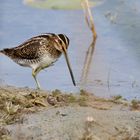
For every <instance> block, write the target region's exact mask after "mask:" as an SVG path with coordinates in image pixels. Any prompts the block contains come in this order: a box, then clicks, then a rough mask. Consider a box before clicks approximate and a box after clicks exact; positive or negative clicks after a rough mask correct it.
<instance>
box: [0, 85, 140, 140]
mask: <svg viewBox="0 0 140 140" xmlns="http://www.w3.org/2000/svg"><path fill="white" fill-rule="evenodd" d="M0 109H1V111H0V139H2V140H10V139H11V140H32V139H33V140H140V102H139V101H135V100H133V101H127V100H124V99H123V98H122V97H121V96H116V97H112V98H110V99H105V98H101V97H96V96H94V95H93V94H91V93H87V92H86V91H83V90H81V91H80V92H79V93H77V94H68V93H61V91H59V90H55V91H51V92H50V91H38V90H33V89H29V88H16V87H11V86H3V87H0Z"/></svg>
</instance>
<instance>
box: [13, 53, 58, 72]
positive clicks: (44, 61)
mask: <svg viewBox="0 0 140 140" xmlns="http://www.w3.org/2000/svg"><path fill="white" fill-rule="evenodd" d="M14 61H15V62H16V63H17V64H19V65H21V66H24V67H31V68H32V69H36V68H38V67H42V68H46V67H49V66H50V65H52V64H53V63H54V62H55V61H57V59H56V58H52V57H50V56H48V55H45V56H43V57H42V58H41V59H40V60H39V61H36V62H35V61H33V60H27V59H26V60H25V59H23V60H22V59H21V60H14Z"/></svg>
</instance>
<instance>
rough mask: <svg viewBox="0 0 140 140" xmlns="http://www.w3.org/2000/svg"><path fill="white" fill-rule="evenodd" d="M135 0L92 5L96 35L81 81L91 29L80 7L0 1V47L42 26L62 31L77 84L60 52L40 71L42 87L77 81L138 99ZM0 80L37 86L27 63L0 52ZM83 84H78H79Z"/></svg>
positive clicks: (139, 14) (102, 92) (139, 28)
mask: <svg viewBox="0 0 140 140" xmlns="http://www.w3.org/2000/svg"><path fill="white" fill-rule="evenodd" d="M138 5H139V6H140V2H139V0H134V1H133V2H127V0H118V1H112V0H106V1H105V2H104V3H103V4H102V5H100V6H98V7H95V8H94V9H92V12H93V15H94V21H95V25H96V30H97V34H98V38H97V41H96V47H95V51H94V55H93V57H92V62H91V65H90V70H89V74H88V77H87V82H86V83H85V84H84V85H81V84H80V79H81V74H82V69H83V67H84V66H83V65H84V61H85V56H86V52H87V50H88V47H89V46H90V44H91V43H92V34H91V32H90V30H89V29H88V27H87V24H86V23H85V20H84V16H83V11H82V10H75V11H74V10H73V11H72V10H71V11H63V10H58V11H57V10H56V11H55V10H42V9H35V8H31V7H29V6H26V5H23V3H22V1H16V0H13V1H12V2H11V1H10V0H6V1H1V2H0V16H1V19H0V20H1V21H0V48H1V49H2V48H7V47H15V46H17V45H19V44H20V43H22V42H24V41H25V40H27V39H29V38H30V37H32V36H35V35H38V34H40V33H45V32H54V33H65V34H66V35H67V36H68V37H69V38H70V40H71V42H70V46H69V50H68V53H69V57H70V61H71V65H72V69H73V72H74V75H75V79H76V82H77V83H78V85H79V86H78V87H74V86H73V85H72V82H71V78H70V74H69V71H68V69H67V66H66V63H65V60H64V57H63V56H62V57H61V58H60V59H59V61H57V62H56V63H55V65H54V66H53V67H50V68H48V69H45V71H42V72H40V73H39V75H38V79H39V81H40V84H41V85H42V88H43V89H49V90H53V89H60V90H63V91H78V90H79V87H80V88H84V89H87V90H89V91H92V92H93V93H94V94H96V95H99V96H113V95H118V94H120V95H122V96H123V97H125V98H128V99H130V98H135V97H136V98H139V99H140V72H139V71H140V63H139V60H140V47H139V45H140V39H139V38H140V10H139V6H138ZM0 83H1V84H8V85H14V86H22V87H24V86H28V87H32V88H34V87H35V82H34V80H33V78H32V76H31V69H29V68H24V67H20V66H18V65H17V64H15V63H13V62H12V61H11V60H10V59H8V58H7V57H5V56H1V57H0ZM80 85H81V86H80Z"/></svg>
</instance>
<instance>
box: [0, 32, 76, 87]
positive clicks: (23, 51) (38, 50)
mask: <svg viewBox="0 0 140 140" xmlns="http://www.w3.org/2000/svg"><path fill="white" fill-rule="evenodd" d="M68 46H69V39H68V37H67V36H66V35H64V34H58V35H57V34H53V33H46V34H42V35H39V36H35V37H33V38H31V39H29V40H27V41H26V42H24V43H23V44H21V45H19V46H17V47H14V48H6V49H3V50H1V51H0V52H1V53H3V54H5V55H6V56H8V57H9V58H11V59H12V60H13V61H14V62H16V63H17V64H19V65H21V66H24V67H31V68H32V76H33V78H34V79H35V82H36V84H37V88H38V89H40V84H39V82H38V80H37V78H36V76H37V74H38V73H39V72H40V71H41V70H43V69H45V68H47V67H49V66H51V65H53V63H54V62H56V61H57V59H58V58H59V57H60V56H61V54H62V53H63V54H64V56H65V59H66V62H67V65H68V68H69V72H70V75H71V78H72V82H73V84H74V85H76V84H75V80H74V76H73V72H72V69H71V66H70V63H69V59H68V55H67V48H68Z"/></svg>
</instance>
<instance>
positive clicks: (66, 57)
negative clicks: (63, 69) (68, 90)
mask: <svg viewBox="0 0 140 140" xmlns="http://www.w3.org/2000/svg"><path fill="white" fill-rule="evenodd" d="M63 53H64V56H65V59H66V62H67V66H68V68H69V72H70V75H71V79H72V82H73V85H74V86H76V83H75V79H74V76H73V72H72V69H71V66H70V62H69V58H68V55H67V51H66V50H65V49H63Z"/></svg>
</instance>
